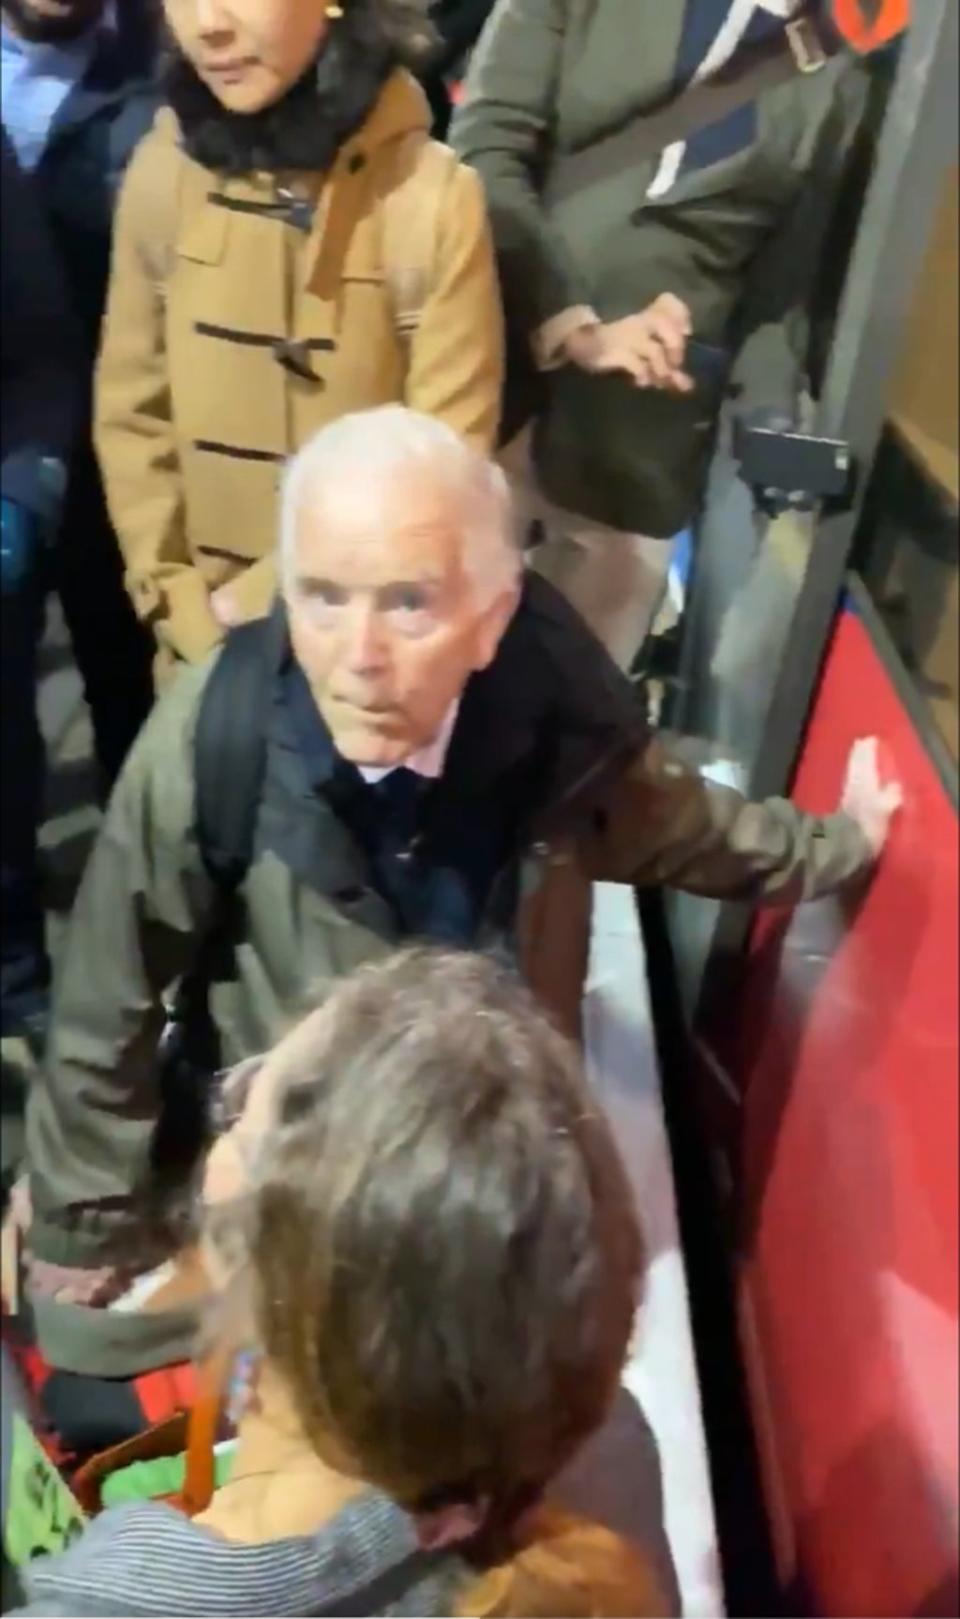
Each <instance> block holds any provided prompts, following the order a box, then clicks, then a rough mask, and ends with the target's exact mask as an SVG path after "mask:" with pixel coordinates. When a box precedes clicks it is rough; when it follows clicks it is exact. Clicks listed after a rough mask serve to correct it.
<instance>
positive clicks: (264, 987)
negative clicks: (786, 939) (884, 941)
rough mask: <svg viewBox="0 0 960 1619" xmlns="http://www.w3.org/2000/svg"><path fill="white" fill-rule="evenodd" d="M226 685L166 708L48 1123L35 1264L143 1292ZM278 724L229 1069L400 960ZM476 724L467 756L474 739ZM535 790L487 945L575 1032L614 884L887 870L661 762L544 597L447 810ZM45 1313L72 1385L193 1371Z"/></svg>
mask: <svg viewBox="0 0 960 1619" xmlns="http://www.w3.org/2000/svg"><path fill="white" fill-rule="evenodd" d="M214 656H216V654H214ZM211 666H212V660H211V661H208V662H207V663H206V664H203V665H197V666H195V667H190V668H187V669H185V670H184V671H183V672H182V673H181V674H180V675H179V676H178V678H177V680H176V681H175V682H174V683H173V685H172V686H171V687H170V689H169V690H168V692H167V693H166V694H165V695H164V696H163V697H162V698H161V700H160V702H159V703H158V705H157V707H156V709H155V710H154V713H153V715H152V716H151V718H150V720H149V721H148V724H147V726H146V728H145V730H144V732H143V733H142V735H141V737H140V739H139V741H138V742H137V744H136V746H135V748H134V750H133V753H132V755H131V757H130V759H129V760H128V762H127V765H126V767H125V769H124V772H123V774H122V776H121V778H120V781H119V784H118V786H117V788H116V790H115V792H114V795H113V799H112V801H111V804H110V808H109V812H108V814H107V817H106V820H105V823H104V825H103V828H102V830H101V833H100V836H99V838H98V841H97V844H96V847H95V849H94V851H93V854H92V856H91V859H90V861H89V864H88V866H87V870H86V873H85V876H84V880H83V883H82V886H81V889H80V893H79V896H78V898H77V902H76V907H75V910H74V914H73V918H72V922H71V926H70V929H69V934H68V938H67V941H66V945H65V949H64V955H63V958H62V960H61V962H60V966H59V972H58V977H57V984H56V989H55V1002H54V1018H53V1026H52V1031H51V1038H50V1045H49V1050H48V1054H47V1062H46V1069H45V1072H44V1074H43V1075H42V1076H41V1077H40V1078H38V1080H37V1082H36V1083H35V1085H34V1086H33V1088H32V1091H31V1095H30V1098H29V1103H28V1116H27V1152H28V1163H29V1170H30V1190H31V1198H32V1206H33V1225H32V1228H31V1233H30V1239H29V1246H30V1249H31V1251H32V1253H33V1254H34V1255H35V1257H36V1258H37V1259H39V1260H43V1261H46V1262H47V1263H48V1264H51V1265H65V1266H78V1267H97V1266H100V1265H111V1264H112V1265H117V1264H123V1263H130V1264H132V1265H133V1266H134V1267H136V1266H137V1265H139V1266H140V1268H147V1267H149V1265H150V1264H151V1262H153V1263H156V1262H157V1261H158V1259H159V1257H160V1256H159V1254H158V1253H155V1252H152V1251H151V1247H150V1243H151V1237H150V1231H149V1226H148V1223H147V1221H146V1217H145V1211H146V1209H147V1208H148V1206H149V1203H148V1200H147V1193H148V1191H149V1190H150V1187H151V1178H152V1159H151V1154H152V1146H153V1143H154V1140H155V1133H156V1128H157V1123H158V1119H159V1118H160V1115H161V1112H162V1097H161V1080H160V1066H161V1065H160V1063H159V1062H158V1056H157V1052H158V1042H159V1040H160V1036H161V1031H162V1029H163V1025H164V1019H165V1011H164V1005H165V1002H166V1001H169V997H170V991H171V987H172V986H173V985H174V984H175V982H176V980H177V979H178V978H179V977H180V976H181V975H183V974H184V973H185V972H187V971H188V970H190V969H191V968H192V967H194V966H195V964H196V960H197V952H198V942H199V941H200V940H201V939H203V938H205V937H209V935H210V932H211V928H212V926H213V924H214V922H215V921H216V920H217V918H218V916H221V917H222V907H221V908H220V909H218V898H219V896H218V893H217V891H216V889H215V886H214V883H213V881H212V879H211V877H210V875H209V874H208V872H207V870H206V868H205V866H204V862H203V859H202V856H201V852H200V849H199V847H198V843H197V837H196V832H195V788H194V762H193V748H194V734H195V729H196V723H197V716H198V712H199V707H200V701H201V697H202V693H203V690H204V687H205V685H206V681H207V679H208V676H209V671H210V668H211ZM272 713H273V717H272V719H271V722H270V728H269V733H268V737H267V754H266V764H265V777H264V784H263V789H262V796H261V803H260V808H259V811H258V820H257V835H256V840H255V845H254V857H253V861H252V864H251V866H250V868H249V870H248V872H247V874H246V877H245V879H244V881H243V883H242V885H241V889H240V894H239V900H240V904H239V906H238V907H236V908H235V910H236V914H235V915H234V916H233V920H232V925H231V928H230V930H229V940H228V948H226V949H225V950H224V952H223V958H224V959H223V962H222V964H221V966H220V967H219V968H218V969H217V970H216V971H215V972H212V973H211V978H212V980H213V982H212V985H211V989H210V995H209V1000H210V1007H211V1011H212V1016H213V1020H214V1022H215V1025H216V1029H217V1032H218V1035H219V1042H220V1052H219V1056H220V1060H221V1061H222V1062H223V1063H224V1064H225V1065H226V1064H232V1063H235V1062H237V1061H239V1060H241V1059H243V1058H245V1057H248V1056H251V1055H253V1054H256V1053H259V1052H262V1051H264V1050H266V1049H267V1048H269V1047H270V1046H271V1044H273V1043H274V1042H275V1041H276V1040H277V1039H278V1037H279V1036H280V1035H281V1034H282V1033H283V1032H284V1031H285V1029H286V1028H287V1027H288V1026H289V1024H290V1022H291V1021H292V1020H294V1019H295V1018H296V1017H297V1016H298V1015H299V1014H300V1012H301V1011H302V1010H303V1008H304V1007H305V1006H307V1005H308V1004H313V1003H315V1000H316V997H317V996H318V995H322V994H323V992H324V987H325V986H326V985H328V984H329V983H331V982H333V981H334V980H336V979H338V978H340V977H341V976H342V975H344V974H346V973H349V972H350V970H351V969H352V968H354V967H356V966H357V965H358V964H359V963H361V962H364V961H367V960H369V959H371V958H374V957H376V956H378V955H382V954H384V953H386V952H388V951H390V950H391V949H392V948H395V947H396V946H397V945H398V944H399V943H400V942H401V933H400V929H399V926H398V922H397V918H396V916H395V914H394V912H393V911H392V909H391V907H390V906H389V905H388V903H387V902H386V900H385V899H384V898H383V897H382V896H381V894H380V892H379V891H378V889H377V887H376V885H375V882H374V880H373V876H372V873H371V868H370V864H369V861H368V858H367V856H366V854H365V853H364V851H363V850H362V848H361V847H360V845H359V843H358V842H357V841H356V839H355V838H354V837H353V835H352V833H351V831H350V830H349V828H348V827H347V825H346V824H345V823H344V821H343V820H341V819H340V818H339V817H338V816H337V814H336V812H335V810H334V807H333V804H332V803H331V802H330V801H329V800H328V798H327V797H326V796H325V795H324V793H323V792H322V791H320V790H317V789H316V788H315V787H314V786H313V785H312V784H311V781H310V778H309V775H308V772H307V770H306V767H305V765H304V762H303V759H302V757H301V755H300V752H299V749H298V745H297V740H296V736H295V733H293V732H292V731H290V729H289V726H288V724H287V722H286V720H285V717H284V709H283V705H282V704H280V703H277V704H274V705H273V711H272ZM462 726H463V727H466V729H467V730H468V731H469V735H467V734H459V735H458V733H460V732H461V727H462ZM534 762H535V765H536V768H535V769H533V768H531V766H532V765H533V763H534ZM518 770H519V771H520V772H521V773H522V779H523V780H524V781H525V782H527V781H528V780H529V782H530V785H529V788H525V789H524V792H525V795H528V796H529V797H530V799H531V800H532V802H531V813H530V814H529V816H527V817H526V818H525V819H523V820H522V822H521V824H520V826H519V828H518V831H517V835H516V839H515V846H514V848H513V849H512V850H511V851H510V854H509V857H508V860H507V864H506V866H505V869H504V872H503V873H502V878H503V880H502V881H501V880H500V879H498V880H497V882H496V883H495V884H494V887H493V890H492V893H491V900H490V903H489V905H488V909H487V914H486V916H485V918H484V920H483V923H482V925H481V927H480V929H479V931H478V934H477V938H476V943H477V944H478V945H479V946H483V947H488V946H493V945H498V944H499V945H501V946H503V945H506V946H507V947H508V948H510V949H511V950H512V951H514V952H515V953H516V955H517V956H518V957H519V961H520V964H521V967H522V970H523V972H524V974H525V976H526V977H527V979H528V981H529V982H530V983H531V985H532V986H533V988H534V989H535V991H536V992H537V993H538V994H539V995H540V997H541V998H542V999H543V1000H544V1001H546V1002H547V1004H549V1005H550V1006H551V1008H552V1009H553V1010H554V1011H555V1013H556V1015H557V1016H558V1017H559V1018H560V1019H562V1020H563V1022H564V1023H565V1025H566V1027H567V1028H568V1029H570V1031H571V1032H576V1029H577V1022H578V1013H579V1005H580V999H581V994H582V989H583V983H584V979H585V974H586V968H587V953H588V944H589V927H590V904H591V884H592V882H594V881H598V880H612V881H617V882H626V883H633V884H641V885H643V884H659V883H670V884H673V885H675V886H678V887H681V888H684V889H686V890H688V891H689V892H692V893H695V894H704V895H710V896H727V897H733V898H738V899H742V900H747V901H760V902H767V903H771V904H792V903H794V902H795V901H797V900H800V899H804V898H810V897H813V896H816V895H820V894H825V893H830V892H832V891H833V890H835V889H837V888H838V887H840V886H841V885H842V884H845V883H848V882H849V881H851V880H853V879H855V878H857V877H859V876H862V874H863V873H864V871H865V870H866V869H867V868H868V866H869V863H870V853H869V849H868V847H867V844H866V842H865V840H864V838H863V836H862V834H861V833H860V831H859V830H858V828H857V827H856V826H855V825H854V824H853V822H851V821H850V820H848V819H847V817H846V816H844V815H836V816H831V817H827V818H826V819H820V818H816V817H812V816H806V815H803V814H801V813H800V812H799V811H798V810H797V809H795V808H794V807H793V806H792V805H791V804H789V803H787V802H786V801H784V800H771V801H769V802H767V803H765V804H760V805H757V804H748V803H746V802H745V801H744V800H743V799H742V798H741V797H740V796H739V795H738V794H737V793H735V792H733V791H731V790H729V789H725V788H720V787H715V786H712V785H709V784H708V783H706V782H705V781H703V780H702V779H701V778H700V777H699V776H698V775H696V774H694V773H692V772H691V771H690V770H688V769H687V768H686V767H685V766H684V765H683V764H681V763H680V762H679V761H677V760H676V759H674V758H672V757H671V756H670V754H669V753H668V751H667V750H666V748H665V747H664V745H663V744H662V743H661V742H659V741H657V740H649V739H647V738H646V737H645V735H644V727H643V724H642V719H641V717H640V715H639V710H638V705H637V703H636V699H635V695H634V693H633V691H632V688H631V687H630V686H629V683H628V682H626V681H625V680H624V679H623V677H622V676H621V675H620V674H619V671H617V670H616V669H615V668H614V667H613V665H612V664H609V661H608V660H607V659H606V657H605V655H604V654H603V653H602V651H601V649H600V648H599V646H598V645H597V643H595V642H594V641H593V638H592V637H591V636H589V634H588V632H587V631H586V630H585V629H584V628H583V626H582V625H580V623H579V621H578V620H576V617H575V615H574V614H573V613H572V610H571V609H570V608H569V607H568V606H567V605H566V603H565V602H563V600H562V598H560V597H558V596H557V595H556V593H555V592H553V591H552V590H551V587H550V586H549V585H547V584H546V583H545V582H544V581H542V580H539V579H537V578H536V576H533V575H531V576H530V577H529V578H528V581H527V584H526V586H525V590H524V599H523V602H522V605H521V608H520V610H519V611H518V614H517V616H516V618H515V620H514V623H513V624H512V625H511V627H510V629H509V631H508V633H507V636H506V637H505V639H504V642H503V643H502V644H501V648H500V651H499V652H498V655H497V657H496V658H495V660H494V662H493V665H492V666H491V668H490V669H489V670H487V671H484V672H483V674H481V675H476V676H474V677H473V680H472V682H471V684H470V686H468V688H467V692H466V693H465V696H464V700H463V702H462V704H461V710H460V718H459V719H458V724H457V728H456V729H455V731H454V736H453V740H452V742H451V750H450V753H449V754H448V759H447V769H446V770H445V772H444V778H443V782H442V783H441V784H440V786H441V787H445V786H447V785H448V783H449V782H452V778H453V777H454V776H455V777H456V778H457V779H456V781H455V782H452V787H453V790H454V791H455V792H457V793H460V794H461V795H463V794H465V793H472V792H473V791H477V792H478V793H482V794H489V793H493V792H496V791H497V790H498V783H501V784H503V783H507V782H510V781H513V780H516V779H517V772H518ZM505 894H506V895H508V896H510V898H509V899H508V901H507V902H506V903H504V902H503V896H504V895H505ZM498 896H499V898H498ZM181 1127H184V1126H183V1125H181ZM159 1235H160V1236H161V1237H162V1233H160V1234H159ZM166 1240H167V1241H168V1242H169V1234H167V1238H166ZM167 1251H168V1250H167ZM34 1306H35V1312H36V1321H37V1327H38V1332H39V1337H40V1343H41V1346H42V1348H43V1350H44V1353H45V1354H46V1355H47V1357H48V1359H50V1360H51V1362H52V1363H53V1364H54V1365H57V1366H60V1367H62V1368H64V1369H66V1370H72V1371H77V1372H99V1373H100V1375H106V1376H109V1375H116V1376H120V1375H124V1374H129V1373H133V1372H137V1371H140V1370H143V1369H145V1368H147V1367H149V1366H151V1365H159V1364H163V1363H164V1362H166V1361H170V1360H172V1359H176V1358H178V1357H180V1356H186V1355H188V1354H189V1351H190V1334H191V1332H192V1328H193V1319H192V1316H191V1314H190V1313H189V1312H184V1313H182V1314H181V1315H172V1316H164V1315H161V1314H154V1315H148V1314H141V1315H123V1314H117V1313H113V1312H109V1311H105V1310H100V1309H87V1308H83V1307H80V1306H76V1305H68V1304H60V1303H49V1302H45V1301H44V1300H43V1299H40V1298H36V1299H35V1300H34Z"/></svg>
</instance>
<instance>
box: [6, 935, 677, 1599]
mask: <svg viewBox="0 0 960 1619" xmlns="http://www.w3.org/2000/svg"><path fill="white" fill-rule="evenodd" d="M205 1197H206V1200H207V1203H208V1206H209V1211H210V1212H209V1216H208V1254H209V1259H210V1268H211V1269H212V1270H213V1271H214V1272H215V1273H216V1272H218V1271H219V1273H220V1275H219V1279H220V1282H221V1285H222V1289H223V1294H224V1297H223V1311H222V1317H221V1320H220V1323H219V1328H218V1332H219V1336H220V1339H221V1341H225V1346H226V1349H227V1351H228V1352H231V1353H232V1352H233V1351H234V1350H236V1349H240V1348H242V1349H244V1350H247V1351H249V1350H250V1348H251V1347H253V1348H254V1351H255V1354H256V1356H257V1360H256V1370H255V1372H254V1374H253V1378H252V1387H251V1393H250V1394H249V1395H248V1399H247V1405H246V1410H245V1411H244V1413H243V1415H242V1416H241V1418H240V1422H239V1433H238V1443H237V1450H236V1454H235V1458H234V1461H233V1466H232V1471H231V1474H230V1478H229V1481H228V1482H227V1483H226V1484H225V1485H222V1486H221V1488H220V1489H219V1490H217V1491H216V1493H215V1494H214V1495H213V1498H212V1501H211V1503H210V1505H209V1507H207V1508H206V1509H205V1510H204V1511H202V1512H201V1513H199V1514H198V1515H197V1516H196V1517H195V1518H194V1520H193V1521H192V1522H190V1521H188V1520H187V1519H186V1518H185V1517H183V1516H182V1515H180V1514H178V1513H177V1512H176V1511H175V1510H174V1509H172V1508H170V1507H168V1506H161V1505H156V1504H137V1505H132V1506H125V1507H118V1508H114V1509H112V1510H110V1511H107V1512H106V1513H104V1514H103V1515H102V1516H101V1517H99V1518H98V1519H97V1520H96V1521H95V1522H94V1523H93V1525H92V1526H91V1528H90V1529H88V1531H87V1533H86V1535H85V1536H84V1538H83V1539H82V1540H81V1541H79V1542H78V1544H77V1545H75V1546H74V1547H73V1548H71V1549H70V1550H69V1551H68V1552H66V1553H64V1554H63V1555H62V1556H60V1557H57V1558H54V1559H48V1560H45V1561H44V1562H43V1563H41V1564H39V1565H36V1566H35V1567H32V1568H30V1569H28V1571H27V1575H26V1578H27V1584H28V1586H29V1588H30V1592H31V1600H32V1602H33V1604H35V1605H34V1606H28V1607H26V1608H25V1609H23V1610H22V1611H23V1612H24V1613H26V1614H31V1613H41V1612H42V1613H44V1614H56V1613H62V1614H67V1613H70V1614H84V1613H87V1614H104V1613H109V1612H113V1613H120V1612H122V1613H124V1614H129V1615H136V1614H141V1613H143V1614H146V1613H157V1612H163V1613H169V1614H185V1613H204V1614H219V1613H222V1614H232V1615H242V1614H256V1615H261V1614H310V1613H313V1614H319V1613H344V1612H350V1613H364V1614H375V1613H417V1614H423V1615H427V1614H464V1615H467V1614H485V1615H486V1614H518V1615H519V1614H553V1615H564V1614H570V1615H573V1614H583V1615H587V1614H589V1615H597V1616H603V1615H627V1614H630V1615H647V1614H657V1613H663V1612H665V1611H667V1609H666V1605H665V1603H664V1599H663V1597H662V1595H661V1594H660V1592H659V1591H658V1589H657V1582H656V1579H655V1577H654V1575H653V1574H652V1572H651V1570H650V1568H649V1567H648V1565H647V1563H646V1561H645V1560H644V1558H643V1557H642V1556H641V1554H640V1553H639V1551H637V1550H634V1549H632V1548H631V1547H629V1546H627V1545H626V1543H624V1542H621V1541H619V1540H618V1539H617V1537H616V1536H614V1535H613V1534H611V1533H610V1532H609V1531H607V1530H604V1529H602V1528H600V1527H599V1526H597V1525H592V1524H588V1523H586V1522H583V1521H578V1520H576V1519H573V1518H571V1517H570V1516H568V1515H565V1514H562V1513H560V1512H557V1511H553V1510H551V1509H550V1508H549V1507H548V1506H547V1505H545V1499H544V1498H545V1495H546V1494H547V1493H548V1492H549V1486H550V1482H551V1480H552V1479H553V1478H554V1477H555V1475H556V1474H557V1473H558V1472H559V1471H560V1469H561V1468H562V1467H563V1466H564V1465H565V1464H566V1463H567V1462H568V1461H569V1459H570V1458H571V1456H572V1455H573V1454H574V1453H575V1452H576V1451H577V1450H578V1449H579V1447H580V1446H581V1444H582V1443H583V1441H584V1440H585V1439H586V1438H587V1437H588V1436H589V1435H590V1434H591V1433H592V1432H593V1431H594V1430H595V1429H597V1428H598V1427H599V1426H600V1424H601V1423H602V1422H603V1420H604V1418H605V1416H606V1414H607V1412H608V1410H609V1408H610V1406H611V1403H612V1401H613V1399H614V1397H615V1395H616V1392H617V1389H618V1386H619V1379H620V1374H621V1370H622V1367H623V1363H624V1359H625V1356H626V1352H627V1345H628V1339H629V1336H630V1332H631V1327H632V1323H633V1319H634V1313H635V1309H636V1305H637V1301H638V1294H639V1290H640V1281H641V1273H642V1268H643V1247H642V1240H641V1235H640V1232H639V1229H638V1225H637V1220H636V1216H635V1213H634V1209H633V1205H632V1199H631V1193H630V1190H629V1186H628V1182H627V1177H626V1173H625V1170H624V1167H623V1164H622V1162H621V1160H620V1157H619V1154H618V1152H617V1149H616V1147H615V1145H614V1142H613V1139H612V1136H611V1133H610V1130H609V1127H608V1125H607V1122H606V1120H605V1118H604V1116H603V1114H602V1112H601V1111H600V1110H599V1108H598V1106H597V1104H596V1103H595V1101H594V1100H593V1098H592V1096H591V1094H590V1091H589V1089H588V1087H587V1084H586V1081H585V1079H584V1076H583V1072H582V1069H581V1066H580V1063H579V1060H578V1058H577V1055H576V1052H575V1049H574V1047H573V1046H572V1045H571V1044H569V1043H568V1042H567V1041H566V1040H565V1039H564V1037H563V1036H562V1035H560V1034H559V1033H558V1032H557V1030H556V1029H555V1028H554V1026H553V1025H552V1023H551V1022H550V1021H549V1019H548V1018H547V1017H546V1016H545V1015H544V1013H543V1012H542V1011H541V1010H540V1009H539V1008H538V1007H537V1005H536V1004H535V1002H534V1000H533V998H532V996H531V995H530V994H529V992H528V991H527V990H526V989H525V988H524V987H523V985H522V984H521V982H520V981H519V979H518V978H517V977H516V976H515V975H514V974H513V973H511V972H509V971H507V970H505V969H503V968H501V967H499V966H497V965H495V964H494V963H493V962H492V961H491V960H489V959H487V958H484V957H481V956H476V955H470V954H467V953H448V952H431V951H427V950H422V949H420V950H411V951H408V952H404V953H401V954H397V955H394V956H392V957H389V958H387V959H386V960H385V961H383V962H381V963H379V964H377V965H371V966H367V967H364V968H362V969H361V970H360V971H359V972H358V973H356V974H355V975H354V976H353V977H352V978H349V979H345V980H343V981H342V982H341V984H340V985H339V987H338V988H337V990H336V991H335V993H334V994H333V995H332V996H331V997H330V998H328V999H327V1001H326V1002H325V1004H324V1005H323V1006H322V1007H321V1008H320V1009H319V1010H318V1011H315V1012H313V1013H312V1014H311V1015H310V1016H309V1017H307V1019H306V1020H305V1021H304V1022H303V1023H301V1024H300V1026H299V1027H297V1028H296V1029H295V1030H294V1031H293V1032H292V1033H291V1034H290V1035H289V1036H288V1037H287V1038H286V1039H285V1040H283V1041H282V1042H281V1043H280V1045H279V1046H278V1047H277V1048H276V1050H275V1051H274V1052H273V1053H272V1054H271V1055H269V1056H268V1057H267V1058H266V1059H265V1060H264V1062H263V1063H262V1064H261V1065H260V1066H259V1068H256V1069H254V1071H253V1075H252V1078H251V1079H250V1081H249V1084H248V1089H247V1096H246V1101H245V1106H244V1109H243V1112H242V1115H241V1117H240V1120H239V1122H238V1123H237V1124H236V1125H235V1127H234V1129H233V1130H232V1131H230V1132H229V1134H227V1135H226V1136H224V1137H223V1138H222V1139H221V1141H220V1143H219V1145H218V1147H217V1148H215V1149H214V1152H213V1154H212V1156H211V1159H210V1161H209V1163H208V1166H207V1171H206V1183H205Z"/></svg>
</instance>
